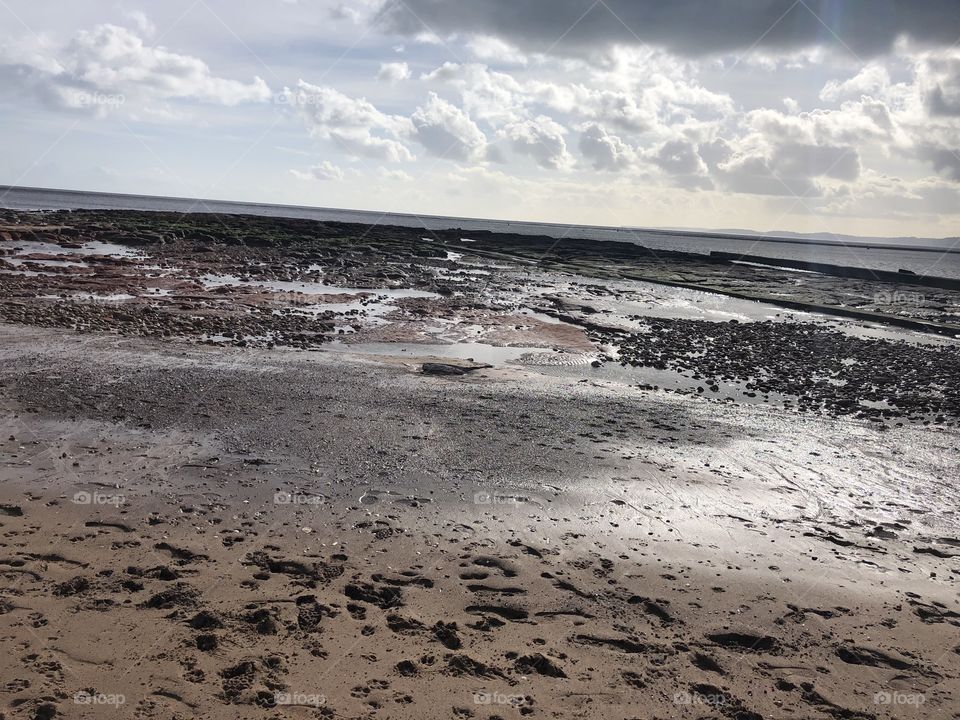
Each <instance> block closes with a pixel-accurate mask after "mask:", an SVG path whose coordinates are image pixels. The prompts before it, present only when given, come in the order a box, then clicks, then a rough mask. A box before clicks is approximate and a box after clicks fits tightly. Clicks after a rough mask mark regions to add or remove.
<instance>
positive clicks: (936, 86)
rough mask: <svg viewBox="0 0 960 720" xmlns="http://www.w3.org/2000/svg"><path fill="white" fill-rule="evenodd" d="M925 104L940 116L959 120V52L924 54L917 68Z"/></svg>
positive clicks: (934, 113)
mask: <svg viewBox="0 0 960 720" xmlns="http://www.w3.org/2000/svg"><path fill="white" fill-rule="evenodd" d="M916 72H917V81H918V84H919V86H920V89H921V92H922V94H923V100H924V105H925V106H926V107H927V109H928V110H929V112H930V114H931V115H933V116H939V117H960V50H949V51H946V52H942V53H925V54H924V55H922V56H921V57H920V58H919V60H918V62H917V66H916Z"/></svg>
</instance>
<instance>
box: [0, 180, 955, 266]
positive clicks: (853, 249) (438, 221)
mask: <svg viewBox="0 0 960 720" xmlns="http://www.w3.org/2000/svg"><path fill="white" fill-rule="evenodd" d="M0 208H9V209H14V210H73V209H80V208H86V209H96V210H156V211H165V212H183V213H188V212H197V213H216V214H221V215H261V216H268V217H293V218H307V219H311V220H328V221H338V222H348V223H363V224H367V225H370V224H374V225H400V226H403V227H415V228H421V229H423V230H424V232H425V234H429V232H430V231H431V230H449V229H458V230H460V231H461V232H463V233H464V236H465V237H467V236H468V234H469V233H470V232H476V231H478V230H490V231H492V232H513V233H520V234H525V235H547V236H550V237H556V238H577V239H587V240H596V241H598V242H602V241H620V242H630V243H636V244H638V245H643V246H645V247H648V248H651V249H653V250H679V251H682V252H692V253H702V254H709V253H710V252H712V251H715V250H716V251H723V252H731V253H736V254H738V255H759V256H762V257H765V258H771V259H781V258H782V259H791V260H806V261H811V262H822V263H831V264H835V265H851V266H856V267H865V268H870V269H873V270H890V271H894V272H896V271H898V270H909V271H912V272H915V273H917V274H918V275H934V276H939V277H950V278H960V239H951V238H947V239H937V240H923V239H916V240H915V241H914V239H910V240H909V242H906V241H904V240H903V239H881V238H870V239H868V240H858V241H857V242H850V241H845V242H836V241H829V240H823V239H820V238H817V239H814V238H809V239H804V238H802V237H790V238H789V239H788V238H779V237H772V236H769V235H766V236H764V235H742V234H735V233H727V232H712V231H698V230H661V229H654V228H633V227H608V226H599V225H566V224H562V223H545V222H520V221H512V220H491V219H482V218H463V217H451V216H444V215H414V214H409V213H388V212H376V211H369V210H344V209H339V208H325V207H310V206H302V205H275V204H268V203H249V202H237V201H228V200H200V199H192V198H176V197H160V196H151V195H128V194H120V193H101V192H82V191H77V190H54V189H47V188H27V187H11V186H2V185H0ZM955 243H956V244H955Z"/></svg>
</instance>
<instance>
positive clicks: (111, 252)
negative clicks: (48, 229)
mask: <svg viewBox="0 0 960 720" xmlns="http://www.w3.org/2000/svg"><path fill="white" fill-rule="evenodd" d="M82 242H83V246H82V247H79V248H65V247H61V246H60V245H57V244H56V243H50V242H44V241H42V240H17V241H16V242H13V243H9V246H12V247H13V248H14V249H16V250H17V253H16V254H17V255H32V254H34V253H43V254H46V255H105V256H107V257H114V258H130V259H144V258H146V255H145V254H143V253H142V252H140V251H139V250H133V249H131V248H128V247H124V246H123V245H117V244H115V243H105V242H101V241H99V240H85V241H82ZM8 259H9V258H8Z"/></svg>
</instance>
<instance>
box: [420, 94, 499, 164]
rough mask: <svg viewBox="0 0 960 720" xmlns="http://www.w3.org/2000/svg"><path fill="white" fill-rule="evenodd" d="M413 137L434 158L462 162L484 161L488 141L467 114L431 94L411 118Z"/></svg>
mask: <svg viewBox="0 0 960 720" xmlns="http://www.w3.org/2000/svg"><path fill="white" fill-rule="evenodd" d="M410 119H411V121H412V123H413V137H414V138H416V140H417V141H418V142H419V143H420V144H421V145H423V147H424V148H426V150H427V151H428V152H429V153H431V154H432V155H436V156H438V157H443V158H448V159H450V160H459V161H462V162H467V161H477V160H481V159H483V157H484V155H485V150H486V146H487V137H486V135H484V133H483V131H482V130H481V129H480V128H479V127H477V124H476V123H475V122H474V121H473V120H471V119H470V116H469V115H467V114H466V113H465V112H464V111H463V110H461V109H460V108H458V107H456V106H455V105H452V104H451V103H449V102H447V101H446V100H443V99H442V98H440V97H439V96H438V95H437V94H436V93H433V92H431V93H430V97H429V99H428V100H427V102H426V104H425V105H423V106H421V107H418V108H417V110H416V111H415V112H414V113H413V115H412V116H411V118H410Z"/></svg>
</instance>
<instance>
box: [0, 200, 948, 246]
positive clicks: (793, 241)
mask: <svg viewBox="0 0 960 720" xmlns="http://www.w3.org/2000/svg"><path fill="white" fill-rule="evenodd" d="M11 191H20V192H37V193H51V194H52V193H57V194H64V195H77V196H84V197H96V196H99V197H109V198H120V199H128V200H129V199H136V200H147V201H168V202H177V203H193V204H195V205H197V206H201V205H209V204H213V203H216V204H218V205H230V206H236V207H238V208H242V207H247V208H250V207H259V208H268V209H277V210H294V211H301V212H330V213H346V214H355V215H368V216H374V217H376V218H378V219H379V218H388V217H401V218H409V219H412V220H419V221H420V222H423V221H424V220H432V221H437V222H442V221H451V223H453V222H456V221H460V222H468V223H496V224H502V225H506V226H511V225H523V226H533V227H543V228H576V229H578V230H585V231H589V230H598V231H601V232H615V233H627V234H629V233H636V232H642V233H658V234H661V235H667V236H671V237H682V238H692V239H697V238H702V239H706V240H710V239H717V240H737V241H743V242H772V243H782V244H786V245H813V246H821V247H833V248H857V249H861V250H899V251H905V252H938V253H950V254H960V247H956V248H954V247H950V248H942V247H936V246H931V245H903V244H892V243H891V244H886V243H884V242H868V241H863V242H846V241H830V240H819V239H814V238H802V237H797V238H792V237H782V236H779V235H766V234H762V233H756V234H747V233H734V232H722V231H716V230H677V229H664V228H656V227H634V226H613V225H585V224H579V223H550V222H544V221H537V220H504V219H497V218H480V217H461V216H455V215H426V214H419V213H405V212H392V211H380V210H356V209H352V208H333V207H324V206H319V205H285V204H281V203H264V202H249V201H244V200H219V199H214V198H189V197H178V196H173V195H141V194H138V193H115V192H99V191H88V190H71V189H64V188H43V187H30V186H23V185H0V208H2V209H25V208H13V207H10V206H9V205H7V204H5V202H4V200H5V197H4V196H5V195H6V194H8V193H10V192H11ZM29 209H33V210H48V209H49V210H53V209H56V210H65V209H78V210H84V209H105V208H96V207H92V208H88V207H83V206H80V205H77V206H75V207H71V208H65V207H60V206H58V207H53V206H51V207H37V208H29ZM117 209H130V210H137V209H142V210H150V209H151V208H134V207H118V208H117ZM185 212H191V213H202V212H204V210H202V209H191V210H189V211H185ZM235 214H248V213H243V212H237V213H235ZM371 224H373V225H379V224H382V223H380V222H378V221H374V222H372V223H371ZM386 224H390V223H386ZM457 227H458V226H457V225H456V224H451V225H448V226H445V227H444V228H443V229H456V228H457ZM434 229H439V228H434ZM924 239H926V240H940V241H945V242H946V241H950V240H952V239H953V238H947V237H944V238H924ZM958 242H960V240H958Z"/></svg>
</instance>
